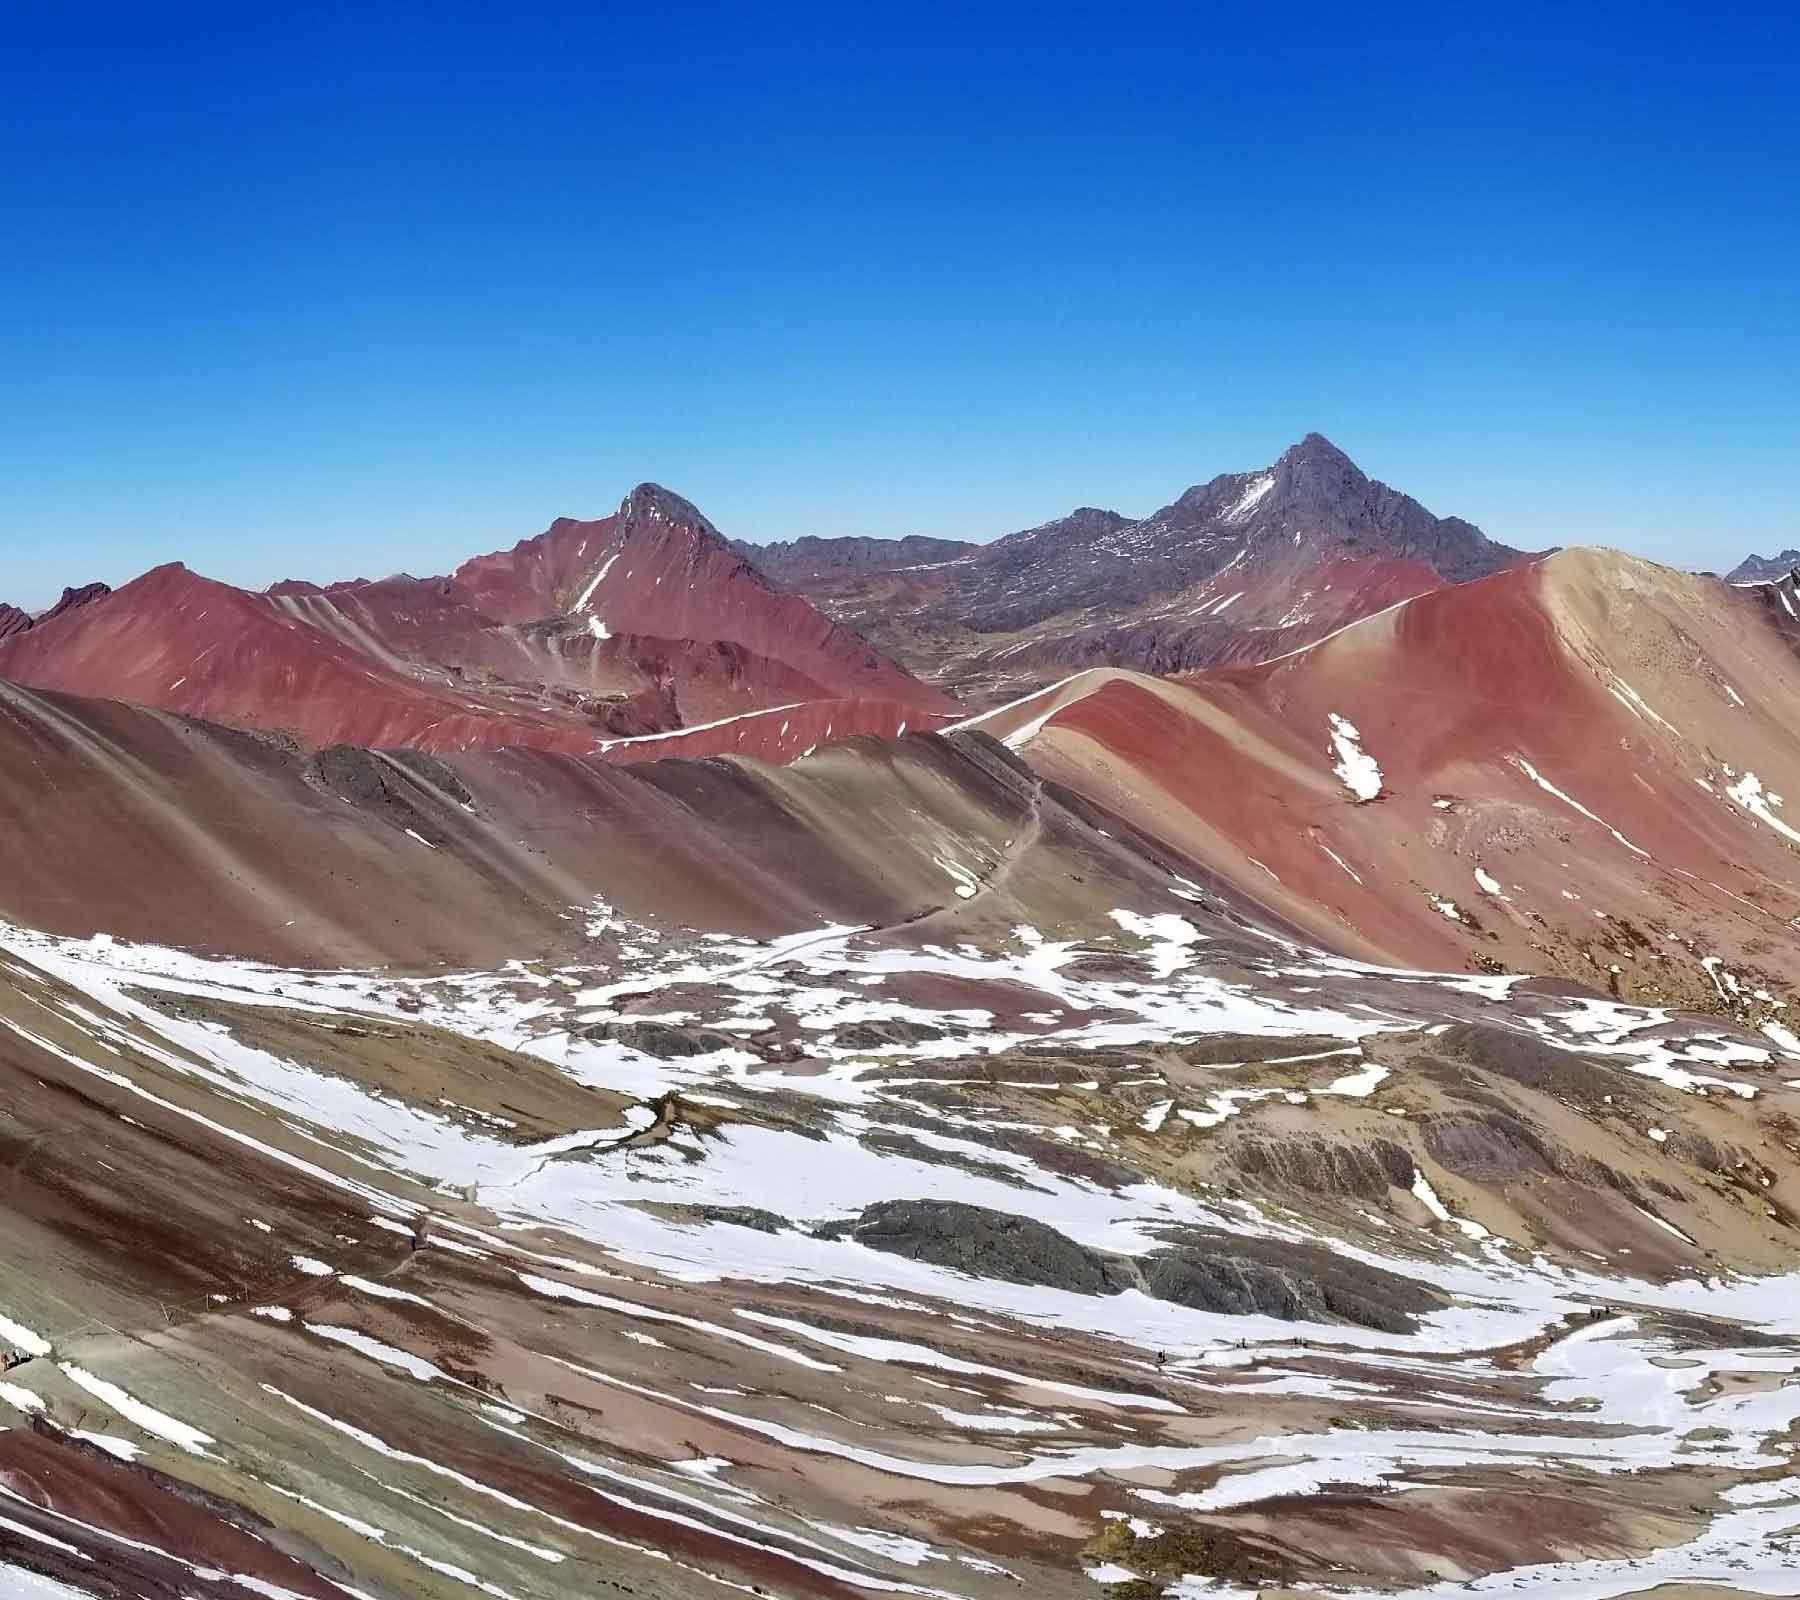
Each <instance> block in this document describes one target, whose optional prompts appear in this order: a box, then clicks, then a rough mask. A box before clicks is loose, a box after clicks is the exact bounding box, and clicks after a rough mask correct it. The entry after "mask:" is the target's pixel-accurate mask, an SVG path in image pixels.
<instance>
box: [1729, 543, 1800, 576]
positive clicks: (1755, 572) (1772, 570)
mask: <svg viewBox="0 0 1800 1600" xmlns="http://www.w3.org/2000/svg"><path fill="white" fill-rule="evenodd" d="M1795 571H1800V550H1783V551H1782V552H1781V553H1780V554H1779V555H1773V556H1759V555H1757V554H1755V553H1754V552H1752V553H1751V554H1750V555H1747V556H1745V557H1744V559H1743V560H1742V561H1740V562H1739V563H1738V564H1737V565H1736V566H1735V567H1733V568H1732V569H1731V571H1729V572H1728V573H1726V574H1725V581H1726V582H1727V583H1772V582H1775V581H1776V580H1778V579H1781V578H1785V577H1787V576H1788V574H1789V573H1792V572H1795Z"/></svg>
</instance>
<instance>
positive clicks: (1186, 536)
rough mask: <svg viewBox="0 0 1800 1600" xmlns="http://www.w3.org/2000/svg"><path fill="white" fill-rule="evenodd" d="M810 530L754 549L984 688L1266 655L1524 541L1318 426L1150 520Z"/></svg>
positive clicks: (1480, 572) (847, 613) (1111, 516)
mask: <svg viewBox="0 0 1800 1600" xmlns="http://www.w3.org/2000/svg"><path fill="white" fill-rule="evenodd" d="M811 543H812V542H809V541H804V540H803V541H799V542H798V543H797V544H795V545H792V546H775V547H770V552H769V553H768V554H767V555H763V556H759V555H758V553H757V552H755V551H754V550H750V551H749V552H748V553H749V555H750V558H751V559H752V560H761V561H767V562H768V567H767V570H769V571H771V572H775V573H778V574H779V575H780V576H781V577H782V578H783V579H784V581H786V582H788V583H791V584H792V585H794V586H795V587H796V588H798V589H800V590H802V591H803V592H804V593H806V594H807V595H809V596H810V597H811V598H812V599H814V600H815V601H817V602H818V604H819V605H820V606H821V607H822V608H823V609H824V610H826V611H827V612H829V613H830V614H831V615H832V616H833V617H835V618H837V619H838V620H839V621H841V622H843V623H845V624H846V625H848V626H850V627H854V628H856V629H858V630H859V631H860V632H863V633H865V634H866V635H867V636H868V637H869V638H870V639H871V640H873V641H874V642H875V643H876V644H877V645H878V646H879V647H880V648H882V649H883V650H885V651H886V652H887V653H888V654H890V655H891V656H893V657H894V659H896V660H898V661H903V662H905V663H906V664H907V665H909V666H911V667H912V668H913V669H914V670H915V671H918V672H919V673H921V674H922V675H924V676H926V677H928V678H931V679H933V680H934V681H937V682H941V683H943V684H945V685H946V686H947V687H951V688H954V689H955V690H956V691H957V692H958V693H959V694H960V695H961V696H962V697H963V698H964V699H965V700H969V701H970V702H971V703H974V704H977V705H985V704H989V703H992V701H993V700H994V699H995V698H996V697H1002V696H1004V695H1005V694H1006V693H1007V692H1013V693H1017V692H1019V691H1021V690H1023V689H1026V688H1030V687H1035V686H1037V685H1038V684H1040V683H1042V682H1044V681H1046V679H1047V678H1049V677H1054V676H1056V675H1057V669H1061V670H1063V671H1066V670H1067V669H1068V668H1069V667H1071V666H1102V665H1104V666H1122V667H1133V668H1137V669H1140V670H1143V671H1148V672H1156V673H1167V672H1178V671H1183V670H1189V669H1193V668H1197V667H1201V666H1206V665H1209V664H1213V663H1218V662H1226V661H1237V660H1256V659H1264V658H1267V657H1269V656H1272V655H1277V654H1280V653H1281V652H1282V651H1284V650H1289V649H1293V648H1296V647H1297V646H1299V645H1302V644H1305V643H1307V642H1309V641H1311V640H1315V639H1318V638H1320V637H1322V636H1323V635H1324V634H1326V633H1328V632H1330V631H1331V630H1332V629H1333V628H1336V627H1340V626H1342V625H1343V624H1344V623H1346V622H1350V621H1354V620H1355V619H1356V618H1358V617H1360V616H1365V615H1368V614H1370V613H1371V612H1375V611H1379V610H1381V609H1382V608H1383V607H1385V606H1388V605H1391V604H1393V603H1395V602H1396V601H1399V600H1403V599H1408V598H1410V597H1412V596H1414V595H1418V594H1423V593H1426V592H1428V591H1430V590H1432V589H1436V588H1440V587H1442V586H1444V585H1445V584H1453V583H1462V582H1466V581H1468V580H1470V579H1473V578H1478V577H1482V576H1485V575H1486V574H1488V573H1491V572H1495V571H1498V570H1499V569H1501V568H1502V567H1504V566H1506V565H1508V564H1509V563H1511V562H1512V561H1514V560H1516V559H1518V556H1519V552H1518V551H1516V550H1513V549H1510V548H1508V547H1507V546H1505V545H1501V544H1496V543H1495V542H1494V541H1492V540H1490V539H1488V538H1487V537H1486V536H1485V535H1484V534H1483V533H1482V532H1481V530H1480V529H1479V528H1477V527H1475V526H1474V525H1473V524H1472V523H1468V522H1465V521H1463V520H1462V519H1461V518H1458V517H1436V516H1433V515H1432V514H1431V513H1430V512H1429V511H1427V510H1426V509H1425V508H1424V507H1423V506H1422V505H1420V504H1419V503H1418V501H1416V500H1414V499H1412V498H1411V497H1410V496H1408V495H1404V494H1402V493H1400V492H1399V491H1398V490H1396V489H1390V488H1389V487H1388V486H1387V485H1386V484H1384V483H1379V482H1377V481H1375V480H1374V479H1371V478H1369V477H1367V476H1366V475H1365V474H1364V473H1363V472H1362V471H1361V470H1360V469H1359V468H1358V467H1357V466H1356V465H1355V463H1354V462H1352V461H1351V460H1350V458H1349V457H1348V456H1346V455H1345V454H1344V453H1343V452H1342V451H1341V450H1339V449H1337V448H1336V447H1335V446H1334V445H1333V444H1331V442H1330V441H1329V440H1327V439H1325V438H1322V437H1321V436H1320V435H1318V434H1316V433H1313V434H1308V435H1307V436H1306V437H1305V438H1304V439H1302V440H1301V441H1300V442H1299V443H1298V444H1296V445H1294V446H1293V447H1292V448H1290V449H1289V450H1287V451H1285V452H1283V454H1282V455H1281V457H1280V458H1279V459H1278V460H1277V461H1275V462H1274V463H1273V464H1271V465H1270V466H1268V467H1266V468H1263V469H1261V470H1259V471H1254V472H1232V473H1224V474H1222V475H1220V476H1218V477H1215V478H1213V479H1212V480H1211V481H1209V482H1207V483H1204V484H1198V485H1196V486H1195V487H1193V488H1191V489H1189V490H1188V491H1187V492H1186V493H1185V494H1183V495H1181V496H1180V497H1179V498H1178V499H1176V500H1175V501H1173V502H1172V503H1171V504H1169V505H1166V506H1164V507H1163V508H1162V509H1161V510H1160V511H1157V512H1154V513H1153V514H1152V515H1150V516H1148V517H1144V518H1142V519H1133V518H1129V517H1126V516H1123V515H1121V514H1120V513H1118V512H1116V511H1102V510H1098V509H1095V508H1093V507H1084V508H1082V509H1080V510H1077V511H1074V512H1072V513H1070V515H1068V516H1067V517H1063V518H1059V519H1058V520H1056V521H1054V522H1048V523H1045V524H1044V525H1042V526H1041V527H1036V528H1028V529H1026V530H1024V531H1023V532H1020V533H1014V534H1009V535H1008V536H1007V537H1005V538H1003V539H998V540H995V541H994V542H993V543H992V544H986V545H980V546H972V547H964V548H961V549H958V550H956V551H955V552H954V553H949V552H948V550H947V551H946V553H943V554H937V555H933V556H931V557H930V558H929V559H925V558H920V559H917V560H911V561H907V562H900V561H895V560H890V559H872V558H871V556H870V555H867V554H864V553H862V551H861V547H863V546H873V547H880V546H881V545H882V544H883V541H847V540H839V541H818V543H819V544H820V545H821V546H827V547H829V553H828V552H827V550H826V549H821V550H820V551H819V552H818V554H817V555H816V556H814V555H812V554H811V553H810V546H811ZM803 546H806V547H808V549H807V550H806V551H803V550H802V547H803ZM852 550H856V551H857V552H858V553H857V554H856V556H855V557H854V558H852V557H851V551H852ZM893 553H894V554H898V552H897V551H896V552H893Z"/></svg>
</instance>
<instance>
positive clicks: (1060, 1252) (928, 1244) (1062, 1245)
mask: <svg viewBox="0 0 1800 1600" xmlns="http://www.w3.org/2000/svg"><path fill="white" fill-rule="evenodd" d="M849 1237H850V1238H852V1239H854V1240H855V1241H856V1242H857V1243H858V1244H865V1245H867V1246H868V1247H869V1248H870V1249H871V1250H885V1251H887V1252H888V1253H889V1254H890V1255H897V1256H905V1257H906V1258H907V1259H908V1260H910V1261H926V1262H929V1263H931V1264H932V1265H933V1266H938V1267H951V1268H954V1269H955V1270H956V1271H958V1272H967V1273H971V1274H973V1275H974V1276H975V1277H978V1278H998V1279H1000V1280H1001V1281H1002V1282H1004V1283H1026V1284H1037V1285H1042V1286H1043V1287H1046V1288H1051V1289H1067V1290H1070V1291H1072V1292H1074V1293H1076V1294H1117V1293H1118V1292H1119V1290H1120V1289H1121V1288H1123V1287H1124V1285H1123V1284H1121V1283H1118V1282H1115V1281H1114V1280H1113V1279H1112V1278H1111V1277H1109V1276H1108V1273H1107V1268H1106V1264H1105V1258H1104V1257H1102V1256H1101V1255H1100V1254H1099V1252H1097V1251H1093V1250H1087V1249H1084V1248H1083V1247H1082V1246H1081V1245H1078V1244H1076V1243H1075V1241H1074V1240H1072V1239H1069V1238H1066V1237H1065V1236H1064V1235H1063V1234H1060V1233H1058V1232H1057V1231H1056V1229H1054V1228H1052V1227H1049V1226H1048V1225H1047V1224H1045V1223H1042V1222H1037V1221H1034V1220H1033V1219H1032V1218H1030V1217H1018V1216H1012V1215H1009V1214H1008V1213H1006V1212H1003V1211H988V1210H986V1209H984V1208H983V1207H981V1206H971V1205H964V1204H963V1203H962V1202H961V1201H958V1200H883V1201H880V1202H878V1203H877V1204H875V1205H872V1206H865V1207H864V1208H863V1212H862V1215H861V1217H860V1218H859V1219H858V1220H857V1222H856V1223H855V1225H854V1226H853V1227H852V1228H851V1229H850V1232H849Z"/></svg>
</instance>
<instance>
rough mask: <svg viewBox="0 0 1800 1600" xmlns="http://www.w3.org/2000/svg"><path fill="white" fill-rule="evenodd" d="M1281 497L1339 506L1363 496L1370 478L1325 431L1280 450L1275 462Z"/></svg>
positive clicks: (1276, 484)
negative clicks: (1327, 436)
mask: <svg viewBox="0 0 1800 1600" xmlns="http://www.w3.org/2000/svg"><path fill="white" fill-rule="evenodd" d="M1272 470H1273V474H1274V478H1275V494H1276V496H1277V498H1278V499H1280V500H1283V501H1288V502H1296V501H1297V502H1300V503H1302V504H1304V503H1307V502H1312V503H1315V504H1320V505H1339V504H1342V503H1343V502H1344V501H1345V500H1347V499H1360V498H1362V496H1363V494H1364V492H1365V491H1366V490H1367V489H1368V486H1369V479H1368V477H1367V476H1366V475H1365V474H1364V473H1363V471H1362V469H1361V468H1360V467H1358V466H1357V464H1356V463H1355V462H1354V461H1352V460H1351V459H1350V458H1349V457H1348V456H1347V455H1345V454H1344V452H1343V451H1342V450H1340V449H1338V447H1337V446H1336V445H1334V444H1333V443H1332V442H1331V441H1330V440H1329V439H1327V438H1326V437H1325V436H1324V434H1322V433H1309V434H1307V436H1306V437H1305V438H1304V439H1302V440H1301V441H1300V442H1299V443H1298V444H1296V445H1290V446H1289V447H1288V448H1287V449H1286V450H1284V451H1283V452H1282V453H1281V456H1280V459H1278V460H1277V461H1276V463H1275V465H1274V468H1273V469H1272Z"/></svg>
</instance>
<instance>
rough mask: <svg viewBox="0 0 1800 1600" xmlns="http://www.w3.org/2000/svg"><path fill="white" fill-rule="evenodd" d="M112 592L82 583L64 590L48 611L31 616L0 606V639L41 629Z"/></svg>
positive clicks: (103, 585) (16, 608)
mask: <svg viewBox="0 0 1800 1600" xmlns="http://www.w3.org/2000/svg"><path fill="white" fill-rule="evenodd" d="M111 593H112V590H111V589H110V588H108V587H107V585H105V584H104V583H84V584H81V585H79V586H78V587H75V588H69V589H64V590H63V592H62V599H60V600H58V601H57V602H56V604H55V605H53V606H52V607H51V608H50V609H49V610H48V611H45V612H42V613H41V614H40V615H38V616H35V617H34V616H32V614H31V613H30V612H29V611H21V610H20V609H19V608H18V607H17V606H9V605H0V639H10V638H12V637H13V635H15V634H20V633H29V632H30V631H31V630H32V629H33V628H38V627H42V626H43V625H44V624H45V623H46V622H54V621H55V620H56V619H57V618H58V617H60V616H62V615H63V614H64V613H65V612H69V611H76V610H79V609H80V608H81V607H82V606H85V605H90V604H92V603H93V602H94V601H95V600H102V599H104V598H105V597H106V596H107V595H109V594H111Z"/></svg>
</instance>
